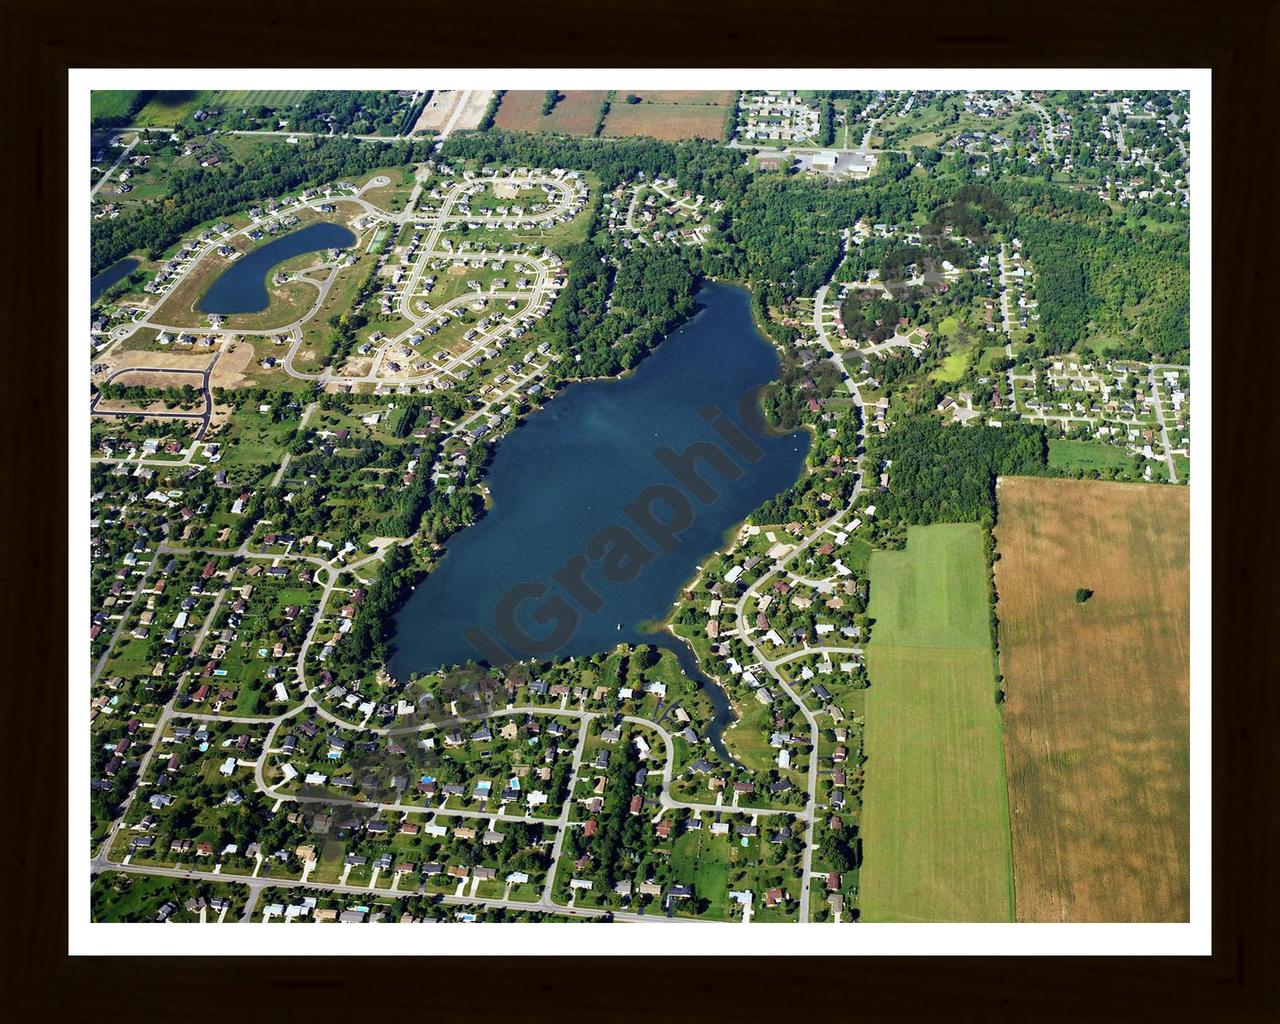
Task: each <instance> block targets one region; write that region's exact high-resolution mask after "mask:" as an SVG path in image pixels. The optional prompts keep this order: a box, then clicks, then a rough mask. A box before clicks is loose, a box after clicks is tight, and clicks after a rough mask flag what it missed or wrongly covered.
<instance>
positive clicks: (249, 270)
mask: <svg viewBox="0 0 1280 1024" xmlns="http://www.w3.org/2000/svg"><path fill="white" fill-rule="evenodd" d="M355 240H356V236H355V235H353V234H352V233H351V232H350V231H348V230H347V229H346V228H344V227H343V226H342V225H341V224H330V223H329V222H327V221H321V222H320V223H318V224H308V225H307V226H306V227H305V228H299V229H298V230H297V231H291V232H290V233H289V234H287V235H285V236H283V237H282V238H277V239H275V241H272V242H268V243H267V244H266V245H263V246H260V247H259V248H257V249H254V250H252V251H250V252H249V253H247V254H246V255H244V256H241V257H240V258H239V259H237V260H236V261H235V262H234V263H231V264H230V265H228V267H227V269H226V270H224V271H223V272H222V273H221V275H219V277H218V279H217V280H216V281H214V282H213V284H212V285H210V286H209V290H208V291H207V292H205V293H204V296H203V297H202V298H201V299H200V301H199V302H198V303H197V304H196V308H197V309H198V310H199V311H200V312H201V313H221V314H223V315H229V314H232V313H259V312H261V311H262V310H264V309H266V308H267V306H268V305H269V303H270V296H268V295H267V278H268V277H269V276H270V274H271V270H272V268H274V267H276V266H278V265H279V264H281V263H283V262H284V261H285V260H288V259H292V258H293V257H294V256H301V255H302V254H303V253H307V252H318V251H320V250H322V249H345V248H347V247H348V246H350V245H353V244H354V243H355ZM209 258H210V259H216V258H218V257H216V256H211V257H209Z"/></svg>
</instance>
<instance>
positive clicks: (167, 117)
mask: <svg viewBox="0 0 1280 1024" xmlns="http://www.w3.org/2000/svg"><path fill="white" fill-rule="evenodd" d="M210 95H211V93H209V92H207V91H196V92H157V93H156V94H155V95H154V96H152V97H151V99H150V100H149V101H148V102H147V105H146V106H145V107H143V108H142V109H141V110H139V111H138V116H137V117H135V118H134V119H133V123H134V124H138V125H147V126H150V125H165V126H168V125H175V124H177V123H178V122H179V121H181V120H182V119H183V118H185V117H186V116H187V115H188V114H191V113H194V112H195V111H196V109H197V108H199V107H201V106H203V105H204V104H206V103H208V101H209V97H210Z"/></svg>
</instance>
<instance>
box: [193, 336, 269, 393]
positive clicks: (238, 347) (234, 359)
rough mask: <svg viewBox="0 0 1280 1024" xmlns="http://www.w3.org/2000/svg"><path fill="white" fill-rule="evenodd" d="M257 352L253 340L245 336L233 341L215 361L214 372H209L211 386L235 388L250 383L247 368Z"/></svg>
mask: <svg viewBox="0 0 1280 1024" xmlns="http://www.w3.org/2000/svg"><path fill="white" fill-rule="evenodd" d="M273 347H274V346H273ZM255 354H256V350H255V349H254V347H253V343H252V342H250V341H248V340H246V339H244V338H241V339H240V340H239V341H234V342H232V343H231V345H230V347H228V349H227V350H226V351H225V352H223V353H222V355H220V356H219V357H218V361H217V362H216V363H214V365H213V373H211V374H209V386H210V387H215V388H234V387H239V386H241V385H243V384H246V383H248V377H247V376H246V374H245V370H247V369H248V368H249V366H250V365H251V364H252V363H253V361H254V356H255Z"/></svg>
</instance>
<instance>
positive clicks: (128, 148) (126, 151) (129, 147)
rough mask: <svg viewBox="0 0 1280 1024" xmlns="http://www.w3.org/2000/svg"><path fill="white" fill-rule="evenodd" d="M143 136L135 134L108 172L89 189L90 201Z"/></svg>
mask: <svg viewBox="0 0 1280 1024" xmlns="http://www.w3.org/2000/svg"><path fill="white" fill-rule="evenodd" d="M141 137H142V136H141V135H135V136H134V139H133V141H132V142H131V143H129V145H127V146H125V147H124V149H123V150H122V151H121V153H120V155H119V156H118V157H116V162H115V163H113V164H112V165H111V166H110V168H108V170H107V173H106V174H104V175H103V176H102V177H101V178H99V179H98V183H97V184H96V185H94V186H93V188H91V189H90V190H89V199H90V201H92V200H93V197H94V196H96V195H97V194H98V189H100V188H102V186H103V185H105V184H106V183H107V181H108V180H110V178H111V175H113V174H115V172H116V168H117V167H119V166H120V164H121V163H122V162H123V161H124V158H125V157H127V156H128V155H129V154H130V153H131V152H132V151H133V147H134V146H136V145H137V144H138V139H140V138H141Z"/></svg>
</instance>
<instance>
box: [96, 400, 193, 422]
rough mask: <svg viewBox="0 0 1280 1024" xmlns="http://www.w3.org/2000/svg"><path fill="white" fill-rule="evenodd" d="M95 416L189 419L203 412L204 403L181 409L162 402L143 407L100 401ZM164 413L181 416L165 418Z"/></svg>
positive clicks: (133, 403)
mask: <svg viewBox="0 0 1280 1024" xmlns="http://www.w3.org/2000/svg"><path fill="white" fill-rule="evenodd" d="M93 411H94V413H95V414H98V413H109V412H125V413H137V414H138V415H139V416H141V417H143V418H144V419H148V420H150V419H156V420H167V419H190V418H194V417H197V416H199V415H200V414H201V413H203V412H204V402H203V401H200V402H197V403H196V404H195V405H194V406H192V407H191V408H190V409H182V408H180V407H178V406H176V405H175V406H169V405H166V404H165V403H164V402H147V403H146V404H145V405H139V404H138V403H136V402H126V401H107V400H105V399H104V400H102V401H100V402H99V403H98V404H97V405H96V406H94V409H93ZM164 413H181V414H182V415H181V416H165V415H163V414H164Z"/></svg>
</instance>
